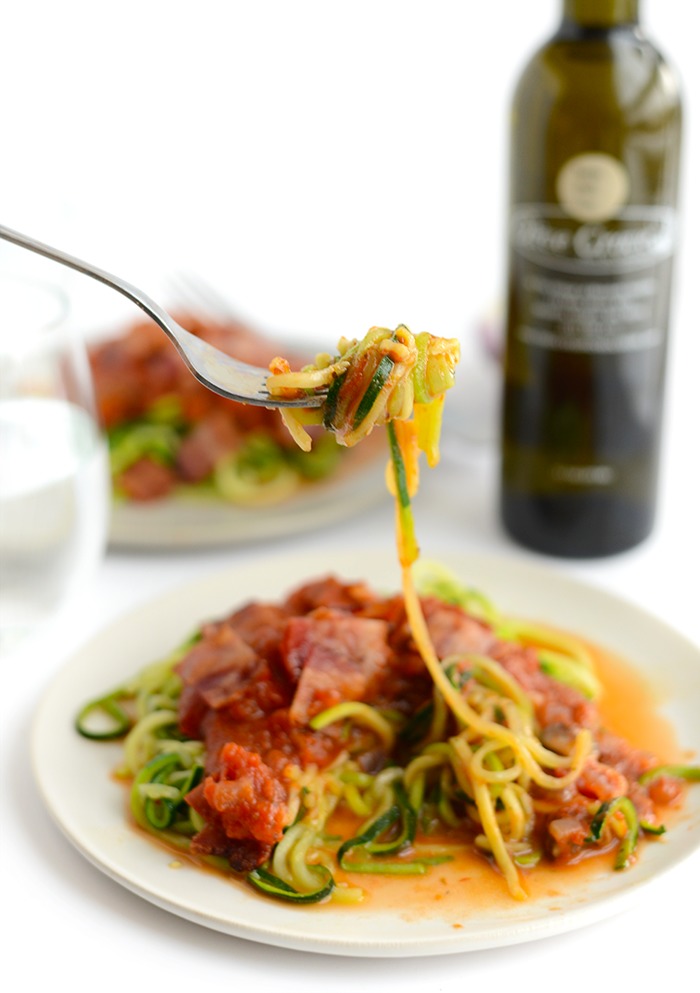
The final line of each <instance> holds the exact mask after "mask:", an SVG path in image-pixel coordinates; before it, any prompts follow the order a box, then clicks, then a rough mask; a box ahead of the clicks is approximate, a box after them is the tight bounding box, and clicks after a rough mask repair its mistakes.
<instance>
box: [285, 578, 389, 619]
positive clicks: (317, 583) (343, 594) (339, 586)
mask: <svg viewBox="0 0 700 993" xmlns="http://www.w3.org/2000/svg"><path fill="white" fill-rule="evenodd" d="M376 601H377V596H376V594H375V593H373V592H372V590H370V588H369V587H368V586H367V585H366V584H365V583H361V582H358V583H341V582H339V581H338V580H337V579H336V578H335V576H324V577H323V578H321V579H316V580H313V581H312V582H310V583H304V585H303V586H299V587H298V588H297V589H296V590H294V592H293V593H291V594H290V595H289V596H288V597H287V600H286V601H285V608H286V609H287V610H288V611H289V612H290V613H291V614H309V613H311V611H312V610H315V609H316V608H317V607H329V608H332V609H333V610H343V611H349V612H355V611H356V610H358V609H361V608H366V607H367V606H368V605H370V604H373V603H376Z"/></svg>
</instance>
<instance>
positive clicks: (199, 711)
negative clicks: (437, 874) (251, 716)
mask: <svg viewBox="0 0 700 993" xmlns="http://www.w3.org/2000/svg"><path fill="white" fill-rule="evenodd" d="M257 665H258V657H257V655H256V654H255V652H254V651H253V649H252V648H251V647H250V645H247V644H246V643H245V642H244V641H243V639H242V638H241V637H240V635H238V634H237V633H236V632H235V631H233V630H232V629H231V628H229V627H227V626H225V625H221V626H219V627H217V628H215V629H214V630H213V631H210V632H209V634H208V635H205V636H204V637H203V638H202V640H201V641H199V642H197V644H196V645H194V646H193V648H191V649H190V651H189V652H188V653H187V655H186V656H185V658H184V659H183V660H182V661H181V662H180V664H179V665H178V667H177V672H178V674H179V676H180V678H181V679H182V681H183V684H184V685H183V689H182V693H181V694H180V703H179V716H180V730H181V731H182V732H183V734H186V735H189V736H190V737H193V738H196V737H197V736H198V734H199V729H200V724H201V721H202V718H203V717H204V715H205V713H206V712H207V709H208V708H210V707H212V708H214V709H218V708H220V707H223V706H224V705H226V704H228V703H230V702H231V700H232V698H233V697H234V696H235V694H236V693H238V692H240V691H241V690H242V689H243V688H244V687H245V686H247V684H248V682H249V680H250V676H251V674H252V672H253V671H254V669H255V668H256V667H257Z"/></svg>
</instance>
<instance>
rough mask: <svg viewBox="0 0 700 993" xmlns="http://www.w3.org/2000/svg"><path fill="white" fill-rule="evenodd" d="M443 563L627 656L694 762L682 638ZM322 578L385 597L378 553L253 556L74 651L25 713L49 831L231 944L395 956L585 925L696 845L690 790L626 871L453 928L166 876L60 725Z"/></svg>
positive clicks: (693, 696) (107, 754)
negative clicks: (247, 612)
mask: <svg viewBox="0 0 700 993" xmlns="http://www.w3.org/2000/svg"><path fill="white" fill-rule="evenodd" d="M442 561H443V562H444V564H446V565H447V566H448V567H450V568H452V569H453V570H455V571H456V572H457V573H458V574H459V575H460V576H461V577H462V578H463V579H464V580H465V581H466V582H468V583H469V584H471V585H473V586H476V587H478V588H480V589H481V590H482V591H483V592H484V593H486V594H487V595H489V596H490V597H491V598H492V599H494V600H495V602H496V603H497V604H498V605H499V606H500V607H502V608H503V609H505V610H508V611H511V612H514V613H518V614H524V615H527V616H529V617H532V618H539V619H541V620H550V621H553V622H556V623H557V624H559V625H562V626H564V627H566V628H568V629H569V630H572V631H578V632H580V633H587V634H589V635H593V636H594V639H595V640H596V641H597V642H598V643H600V644H601V645H603V646H604V647H606V648H607V649H608V650H610V651H612V652H615V653H618V654H621V655H623V656H625V657H626V658H627V659H630V660H633V661H634V665H635V667H636V668H637V669H638V671H639V672H640V673H641V674H642V675H643V676H644V677H646V678H647V679H648V680H650V681H651V682H652V683H653V684H654V685H655V687H656V689H657V690H658V691H659V693H660V694H661V695H662V697H663V703H662V705H661V706H662V711H663V713H664V715H665V716H667V717H668V719H670V720H671V721H672V723H673V724H674V726H675V728H676V730H677V735H678V739H679V743H680V744H681V745H682V746H683V747H684V748H688V749H691V750H692V751H693V752H694V754H696V755H698V754H700V724H699V723H698V720H697V715H698V713H700V652H699V651H698V649H697V648H696V647H695V646H693V645H692V644H691V643H690V642H688V641H686V640H684V639H683V638H682V637H681V636H679V635H678V634H676V633H675V632H674V631H672V630H671V629H669V628H668V627H667V626H665V625H664V624H663V623H661V622H660V621H658V620H656V619H655V618H654V617H652V616H650V615H649V614H647V613H645V612H643V611H641V610H639V609H638V608H636V607H634V606H632V605H630V604H628V603H626V602H624V601H622V600H619V599H616V598H614V597H611V596H609V595H607V594H605V593H603V592H601V591H599V590H597V589H595V588H593V587H589V586H587V585H584V584H582V583H580V582H578V581H575V580H573V579H571V578H568V577H567V576H565V575H562V574H560V573H558V572H554V571H550V570H549V569H547V568H543V567H540V566H533V565H531V564H529V563H527V562H523V561H519V560H512V561H511V560H507V559H498V558H490V557H467V556H461V557H460V556H456V557H454V558H449V557H443V558H442ZM328 572H333V573H334V574H335V575H338V576H340V577H342V578H345V579H360V578H364V579H368V580H370V581H371V582H372V584H373V585H374V586H375V587H376V588H378V589H380V590H385V591H387V592H388V591H393V590H395V589H398V588H399V575H398V569H397V566H396V562H395V553H394V551H393V549H391V548H388V549H387V550H386V551H384V552H382V551H378V550H374V551H369V552H366V553H365V552H360V551H358V552H356V553H353V554H342V553H341V554H337V555H333V554H331V553H329V552H326V554H324V555H321V554H314V555H308V556H303V555H297V556H294V557H285V558H269V559H267V560H260V561H259V562H258V564H256V565H255V566H252V567H251V566H245V567H244V568H241V567H236V568H234V569H230V570H228V571H227V572H224V573H222V574H219V575H216V576H214V577H212V578H210V579H208V580H206V581H203V582H198V583H195V584H192V585H189V586H187V587H185V588H183V589H180V590H178V591H175V592H173V593H170V594H168V595H167V596H165V597H163V598H161V599H159V600H156V601H155V602H153V603H150V604H147V605H146V606H144V607H142V608H140V609H139V610H137V611H135V612H133V613H131V614H129V615H128V616H127V617H124V618H123V619H122V620H120V621H119V622H118V623H115V624H114V625H112V626H111V627H110V628H108V629H107V630H105V631H104V632H103V633H102V634H100V635H98V636H97V637H96V638H94V639H93V640H92V641H90V642H89V643H88V644H86V645H85V646H84V647H83V648H82V649H81V650H80V651H78V652H77V653H76V654H75V655H74V656H73V657H72V658H71V659H70V660H69V661H68V663H67V664H66V665H65V667H64V668H63V669H62V670H61V672H60V674H59V675H58V677H57V678H56V679H55V681H54V682H53V684H52V685H51V686H50V687H49V689H48V691H47V693H46V695H45V697H44V699H43V701H42V703H41V705H40V707H39V710H38V712H37V714H36V719H35V724H34V728H33V737H32V749H33V762H34V769H35V775H36V779H37V782H38V785H39V788H40V791H41V793H42V795H43V798H44V801H45V803H46V806H47V808H48V810H49V811H50V813H51V815H52V817H53V818H54V820H55V821H56V823H57V824H58V826H59V827H60V828H61V829H62V831H63V832H64V833H65V834H66V836H67V837H68V838H69V839H70V841H71V842H72V843H73V844H74V845H75V846H76V847H77V849H78V850H79V851H80V852H82V853H83V855H84V856H86V858H87V859H89V860H90V861H91V862H93V863H94V864H95V865H96V866H97V867H98V868H99V869H101V870H102V871H103V872H104V873H106V874H107V876H109V877H111V878H112V879H114V880H116V881H117V882H118V883H120V884H121V885H123V886H125V887H126V888H127V889H129V890H131V891H133V892H134V893H136V894H138V895H140V896H141V897H143V898H144V899H146V900H148V901H150V902H152V903H154V904H156V905H157V906H159V907H162V908H164V909H166V910H168V911H171V912H172V913H174V914H177V915H179V916H181V917H184V918H186V919H188V920H190V921H194V922H196V923H198V924H201V925H204V926H206V927H210V928H213V929H215V930H218V931H222V932H225V933H228V934H232V935H236V936H239V937H242V938H249V939H254V940H256V941H260V942H263V943H267V944H272V945H278V946H281V947H286V948H296V949H302V950H307V951H314V952H325V953H333V954H342V955H363V956H387V957H388V956H404V957H405V956H409V955H433V954H446V953H450V952H462V951H469V950H474V949H484V948H492V947H496V946H502V945H509V944H515V943H519V942H524V941H528V940H531V939H535V938H542V937H545V936H549V935H553V934H558V933H562V932H565V931H569V930H571V929H573V928H577V927H581V926H583V925H587V924H590V923H592V922H594V921H597V920H600V919H603V918H605V917H607V916H609V915H610V914H612V913H614V912H617V911H619V910H621V909H623V908H624V907H625V905H626V904H627V902H628V901H630V900H631V899H632V898H633V897H637V896H638V892H639V890H640V889H641V888H643V887H644V886H645V885H646V884H648V883H649V882H650V881H652V880H653V879H654V878H655V877H657V876H658V875H659V874H660V873H662V872H664V871H666V870H668V869H671V868H674V867H676V866H677V864H678V863H679V862H680V861H681V860H682V859H684V858H685V857H686V856H688V855H690V854H691V852H693V851H694V850H695V849H697V847H698V846H699V845H700V789H691V790H690V791H689V795H688V803H687V806H686V809H685V811H684V813H683V815H682V821H681V823H680V824H675V825H674V828H673V830H671V831H669V833H668V834H667V835H666V836H665V837H664V838H663V839H660V840H659V841H658V842H655V843H654V844H649V845H647V846H645V848H644V850H643V853H642V855H641V857H640V860H639V862H638V863H637V864H636V865H635V866H634V867H633V869H631V870H630V871H627V872H623V873H615V872H610V873H602V874H600V875H598V876H594V877H590V878H589V879H587V881H586V882H585V883H583V884H582V885H581V886H579V885H578V884H577V885H576V886H575V887H574V888H572V890H571V892H570V893H568V894H567V895H565V896H561V895H559V896H558V897H557V898H556V901H553V900H552V898H549V899H541V900H536V901H529V902H528V903H527V904H526V905H522V904H520V903H516V902H515V901H513V902H512V903H507V902H504V904H503V905H502V906H499V907H495V908H494V909H493V910H492V911H489V912H488V913H486V914H484V913H483V912H482V913H481V914H480V915H474V916H470V913H469V905H468V899H465V906H464V913H463V915H462V916H461V917H460V920H459V921H458V924H459V927H457V928H456V927H455V920H454V917H452V918H450V919H447V918H444V917H443V918H441V917H440V916H431V915H430V914H428V913H427V911H426V913H425V915H424V916H422V917H416V916H415V915H414V916H413V919H408V918H407V917H406V916H405V915H402V914H401V913H399V912H398V911H396V912H390V911H386V912H384V911H382V912H381V913H380V912H376V911H372V910H371V909H363V910H359V911H357V912H355V911H353V910H350V909H348V908H344V909H343V908H341V909H336V908H334V906H333V905H332V904H331V905H328V906H324V907H310V908H300V907H290V906H286V905H284V904H278V903H275V902H274V901H269V900H267V899H266V898H263V897H260V896H259V895H258V894H256V893H254V892H252V891H249V890H248V889H247V888H246V886H245V885H243V884H239V883H236V882H232V881H229V880H226V879H224V878H222V877H219V876H218V875H216V874H213V873H210V872H204V871H201V870H198V869H196V868H194V867H189V866H183V867H181V868H177V869H175V868H173V866H172V855H171V854H169V853H167V852H165V851H164V850H162V849H161V848H159V847H158V845H156V844H155V843H153V842H151V841H150V840H148V839H147V838H145V837H143V836H141V835H139V834H138V833H137V832H136V831H134V830H132V829H131V828H129V827H128V825H127V823H126V822H125V817H124V809H123V803H124V797H123V792H122V790H121V788H119V787H118V786H117V785H115V783H114V781H113V780H111V779H110V771H111V770H112V769H113V768H114V766H115V765H116V764H117V762H118V760H119V755H120V748H119V746H118V745H111V744H99V743H94V742H88V741H86V740H84V739H82V738H80V737H79V736H78V735H77V733H76V732H75V731H74V730H73V719H74V716H75V714H76V711H77V708H78V707H79V705H80V704H81V703H83V702H84V701H85V700H87V699H89V698H91V697H94V696H97V695H100V694H101V693H103V692H105V691H107V690H108V689H110V688H112V687H113V686H115V685H117V684H119V683H120V682H121V681H122V680H123V679H124V678H126V677H127V676H130V675H132V674H133V673H134V672H136V671H137V670H138V669H139V668H140V667H141V666H142V665H145V664H146V663H148V662H149V661H152V660H153V659H156V658H158V657H160V656H161V655H163V654H164V653H166V652H167V651H168V650H169V649H171V648H172V646H173V645H176V644H177V643H178V642H179V641H180V640H181V639H182V638H184V637H185V636H186V635H187V634H188V633H189V632H190V631H191V630H192V628H193V627H194V626H195V625H197V624H198V623H200V622H201V621H203V620H205V619H206V618H210V617H216V616H220V615H222V614H224V613H225V612H228V611H229V610H230V609H231V608H233V607H234V606H236V605H237V604H242V603H244V602H247V601H248V600H250V599H254V598H258V599H265V600H270V599H273V598H276V597H278V596H279V595H281V594H283V593H285V592H287V591H288V590H290V589H291V588H292V587H294V586H296V585H297V584H298V583H300V582H302V581H304V580H306V579H309V578H312V577H314V576H320V575H325V574H326V573H328ZM659 659H663V673H662V674H661V673H660V672H659V668H658V665H659V664H658V660H659ZM408 886H409V887H410V883H408ZM407 892H410V891H407ZM409 900H410V896H409ZM554 904H556V905H554Z"/></svg>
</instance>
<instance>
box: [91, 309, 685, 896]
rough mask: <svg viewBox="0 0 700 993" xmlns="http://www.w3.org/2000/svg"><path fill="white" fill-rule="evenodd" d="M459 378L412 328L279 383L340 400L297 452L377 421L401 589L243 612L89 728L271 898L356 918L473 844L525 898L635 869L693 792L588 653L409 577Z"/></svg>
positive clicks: (100, 706) (333, 591) (151, 674)
mask: <svg viewBox="0 0 700 993" xmlns="http://www.w3.org/2000/svg"><path fill="white" fill-rule="evenodd" d="M457 360H458V347H457V344H456V342H450V341H446V340H444V339H437V338H433V337H432V336H430V335H418V336H416V337H414V336H413V335H412V334H411V333H410V332H409V331H408V329H407V328H405V327H404V326H400V327H399V328H397V329H396V330H395V331H393V332H392V331H389V330H388V329H381V328H374V329H372V330H371V331H370V332H369V334H368V335H367V336H366V337H365V338H364V339H363V340H362V341H353V342H346V341H342V342H341V343H340V345H339V349H338V355H336V356H335V357H331V356H320V357H319V358H318V359H317V361H316V363H315V365H314V366H313V367H307V368H305V369H304V370H302V371H301V372H298V373H296V372H291V370H289V369H288V368H287V367H286V364H285V363H284V362H283V361H282V360H275V362H273V364H272V367H271V368H272V375H271V379H270V389H271V390H274V391H278V392H280V393H281V392H283V391H294V392H296V391H299V390H309V391H315V390H318V389H324V390H327V400H326V403H325V405H324V407H323V408H321V411H320V413H319V412H317V411H314V412H313V413H311V412H302V413H301V414H299V412H298V411H296V410H294V411H293V412H285V414H284V415H283V416H284V418H285V423H286V424H287V427H288V428H289V430H290V431H291V433H292V435H293V436H294V438H295V439H296V440H297V442H298V443H299V444H300V445H301V446H302V447H303V446H304V445H307V444H308V440H307V439H308V435H307V432H306V427H307V426H308V424H309V423H310V422H313V421H318V420H319V419H320V420H321V421H322V423H323V424H324V425H325V427H326V429H327V430H330V431H332V432H333V433H334V434H335V435H336V437H337V439H338V441H339V442H340V443H341V444H345V445H353V444H356V443H357V442H358V441H359V440H360V439H361V438H362V437H364V436H365V435H366V434H367V433H368V432H369V431H370V430H372V429H373V427H374V426H376V425H378V424H385V425H386V427H387V432H388V436H389V451H390V461H389V470H388V474H387V479H388V484H389V488H390V490H391V492H392V494H393V495H394V497H395V501H396V507H397V545H398V550H399V560H400V564H401V569H402V592H401V593H400V594H395V595H390V596H386V595H383V594H380V593H378V592H376V591H375V590H373V589H372V588H371V587H370V586H368V585H366V584H365V583H364V582H347V581H339V580H337V579H336V578H335V577H333V576H328V577H322V578H320V579H317V580H312V581H309V582H307V583H305V584H303V585H302V586H300V587H299V588H297V589H296V590H293V591H291V592H290V593H289V594H288V595H287V597H286V598H284V599H283V600H282V601H280V602H277V603H252V604H248V605H245V606H244V607H242V608H239V609H238V610H236V611H234V612H233V613H232V614H230V615H229V616H228V617H225V618H220V619H219V620H217V621H214V622H211V621H210V622H208V623H207V624H204V625H202V626H201V627H200V628H199V629H198V630H197V631H195V632H193V634H192V636H191V638H190V639H188V641H187V642H186V643H185V644H183V645H182V646H180V647H179V648H178V649H177V650H175V651H174V652H173V654H172V655H170V656H169V657H167V658H166V659H164V660H162V661H160V662H158V663H156V664H154V665H152V666H150V667H148V668H146V669H145V670H144V671H143V672H141V673H140V674H139V675H137V676H136V677H135V678H134V679H133V680H132V681H130V682H127V683H125V684H124V685H122V686H120V687H118V688H116V689H115V690H113V691H111V692H110V693H108V694H106V695H105V696H103V697H101V698H100V699H98V700H94V701H91V702H89V703H88V704H86V706H85V707H84V708H83V709H82V710H81V712H80V714H79V715H78V718H77V727H78V729H79V731H80V732H81V733H82V734H84V735H86V736H87V737H92V738H97V739H116V738H122V739H123V742H124V745H123V753H122V762H121V765H120V768H119V770H118V774H119V775H120V776H122V777H123V778H124V780H125V781H126V782H128V783H129V784H130V808H131V813H132V816H133V819H134V820H135V822H136V823H137V824H138V825H139V826H140V827H141V828H143V829H144V830H146V831H148V832H149V833H151V834H153V835H155V836H156V837H158V838H160V839H161V840H163V841H165V842H167V843H168V844H169V845H171V846H176V847H177V848H179V849H181V850H182V851H185V852H188V853H189V854H191V855H193V856H196V857H197V858H200V859H203V860H205V861H206V862H208V863H209V864H212V865H216V866H218V867H220V868H222V869H223V870H224V871H227V872H229V873H234V874H235V875H237V876H240V877H242V878H244V879H245V880H247V882H248V883H249V884H250V885H251V886H253V887H255V888H256V889H257V890H259V891H261V892H263V893H265V894H266V895H268V896H271V897H275V898H277V899H280V900H283V901H287V902H290V903H298V904H308V903H318V902H322V901H338V900H341V901H347V902H351V901H359V900H361V899H362V898H363V895H364V889H363V886H362V878H363V876H364V875H366V874H378V875H402V876H403V875H408V876H414V875H423V874H425V873H427V872H430V870H431V867H433V866H434V865H436V864H439V863H442V862H444V861H446V860H449V859H451V858H452V857H453V854H454V852H455V851H462V850H464V849H465V848H468V849H470V850H473V851H475V852H478V853H480V854H481V855H482V856H483V857H484V858H485V859H487V860H488V861H489V862H490V863H491V864H492V865H493V867H494V869H495V870H496V871H497V872H499V873H500V874H501V875H502V877H503V879H504V883H505V886H506V887H507V890H508V892H509V893H510V894H511V895H512V896H513V897H514V898H516V899H525V898H526V896H527V875H528V873H529V872H531V871H533V869H535V867H536V866H537V864H538V863H539V862H540V861H543V860H545V861H550V862H554V863H555V864H567V863H570V862H575V861H578V860H579V859H581V858H584V857H588V856H590V855H601V856H603V857H605V856H606V853H608V852H613V853H614V854H613V859H614V861H613V865H614V868H615V869H623V868H627V867H628V866H630V865H631V864H632V863H633V862H634V860H635V857H636V851H637V847H638V842H639V839H640V838H641V837H642V836H645V835H648V836H650V837H653V836H655V835H658V834H661V833H663V831H664V830H665V829H664V826H663V821H662V819H661V816H660V815H661V811H662V810H663V808H664V807H665V806H668V805H669V804H673V803H678V802H680V800H681V798H682V794H683V788H684V783H685V782H687V781H697V780H698V779H700V768H698V767H693V766H668V765H664V764H662V763H661V762H660V761H659V760H658V759H656V758H655V757H654V756H650V755H647V754H646V753H642V752H639V751H637V750H635V749H633V748H632V747H631V746H629V745H628V744H627V743H626V742H624V741H622V740H621V739H619V738H616V737H615V736H614V735H612V734H611V733H610V732H608V731H606V730H605V729H604V728H603V727H602V726H601V723H600V717H599V713H598V708H597V705H596V701H597V698H598V696H599V694H600V684H599V682H598V678H597V675H596V673H595V668H594V664H593V660H592V657H591V654H590V651H589V650H588V648H587V646H586V645H585V644H583V643H582V642H580V641H579V640H578V639H576V638H574V637H572V636H570V635H568V634H564V633H561V632H559V631H556V630H552V629H549V628H547V627H544V626H541V625H535V624H531V623H527V622H523V621H522V620H519V619H515V618H512V617H510V616H507V615H503V614H502V613H501V612H500V611H499V610H498V609H497V607H496V606H495V605H494V604H492V603H491V602H490V601H489V600H488V599H487V598H486V597H484V596H483V595H482V594H481V593H479V592H478V591H475V590H473V589H471V588H468V587H465V586H463V585H462V584H461V583H460V582H458V580H457V579H456V578H455V577H454V576H452V575H450V574H448V573H446V572H445V571H444V570H442V569H441V568H439V567H437V566H431V567H428V566H426V565H424V564H423V563H420V562H418V561H417V559H418V545H417V542H416V538H415V533H414V528H413V518H412V508H411V500H412V497H413V496H414V494H415V492H416V489H417V486H418V461H419V454H420V453H421V452H423V453H425V455H426V457H427V461H428V464H429V465H430V466H434V465H436V464H437V462H438V460H439V448H438V442H439V431H440V416H441V411H442V403H443V399H444V394H445V392H446V390H447V389H448V388H449V387H450V386H451V385H452V383H453V381H454V371H455V366H456V363H457ZM339 832H340V833H339Z"/></svg>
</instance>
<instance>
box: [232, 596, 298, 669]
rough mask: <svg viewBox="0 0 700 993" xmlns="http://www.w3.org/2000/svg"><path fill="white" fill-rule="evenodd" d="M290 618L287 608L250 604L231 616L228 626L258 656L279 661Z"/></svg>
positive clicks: (265, 604)
mask: <svg viewBox="0 0 700 993" xmlns="http://www.w3.org/2000/svg"><path fill="white" fill-rule="evenodd" d="M290 616H291V615H290V611H289V610H288V609H287V608H286V607H283V606H278V605H277V604H267V603H250V604H247V605H246V606H245V607H241V609H240V610H237V611H236V612H235V613H233V614H231V616H230V617H228V618H227V620H226V624H227V625H228V626H229V627H230V628H232V629H233V630H234V631H236V632H237V633H238V634H239V635H240V636H241V638H243V640H244V641H245V642H246V644H248V645H250V647H251V648H252V649H253V650H254V651H255V652H257V653H258V655H262V656H263V657H264V658H266V659H268V660H277V658H278V656H279V643H280V641H281V639H282V634H283V632H284V629H285V627H286V624H287V621H288V620H289V618H290Z"/></svg>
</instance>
